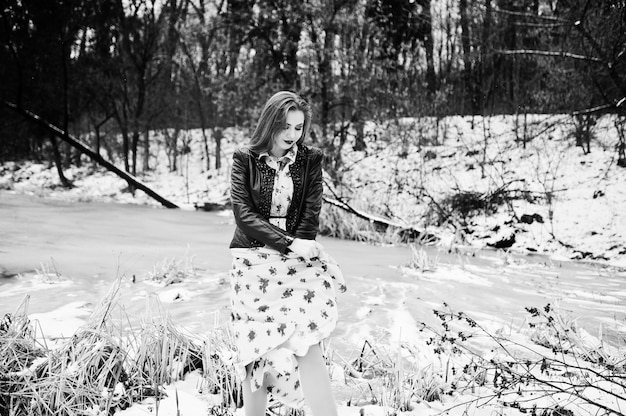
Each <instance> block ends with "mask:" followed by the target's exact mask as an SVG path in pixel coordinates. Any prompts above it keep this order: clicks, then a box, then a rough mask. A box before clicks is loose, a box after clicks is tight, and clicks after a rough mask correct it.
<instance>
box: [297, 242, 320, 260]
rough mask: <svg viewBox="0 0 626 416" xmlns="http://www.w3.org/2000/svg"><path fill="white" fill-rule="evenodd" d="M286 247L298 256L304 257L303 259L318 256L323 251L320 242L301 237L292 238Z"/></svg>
mask: <svg viewBox="0 0 626 416" xmlns="http://www.w3.org/2000/svg"><path fill="white" fill-rule="evenodd" d="M288 248H289V250H291V251H293V252H294V253H296V254H297V255H298V256H300V257H304V258H305V259H311V258H314V257H319V256H320V254H321V253H322V252H323V248H322V245H321V244H320V243H318V242H317V241H315V240H305V239H303V238H294V240H293V241H292V243H291V245H290V246H289V247H288Z"/></svg>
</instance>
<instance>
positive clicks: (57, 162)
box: [50, 135, 72, 188]
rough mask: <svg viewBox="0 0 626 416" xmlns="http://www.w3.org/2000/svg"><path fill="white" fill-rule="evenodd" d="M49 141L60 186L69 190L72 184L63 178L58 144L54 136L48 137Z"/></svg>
mask: <svg viewBox="0 0 626 416" xmlns="http://www.w3.org/2000/svg"><path fill="white" fill-rule="evenodd" d="M50 141H51V142H52V154H53V158H54V165H55V166H56V168H57V173H58V174H59V180H60V181H61V185H63V187H64V188H71V187H72V184H71V183H70V181H69V180H68V179H67V178H66V177H65V174H64V173H63V163H62V161H61V152H60V151H59V142H58V141H57V139H56V137H55V136H54V135H51V136H50Z"/></svg>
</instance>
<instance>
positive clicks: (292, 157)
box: [257, 144, 298, 163]
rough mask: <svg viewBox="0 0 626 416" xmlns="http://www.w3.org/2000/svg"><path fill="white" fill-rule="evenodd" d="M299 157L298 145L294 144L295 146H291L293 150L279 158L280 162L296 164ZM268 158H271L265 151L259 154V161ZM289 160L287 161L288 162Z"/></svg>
mask: <svg viewBox="0 0 626 416" xmlns="http://www.w3.org/2000/svg"><path fill="white" fill-rule="evenodd" d="M297 156H298V145H297V144H294V145H293V146H291V148H290V149H289V150H288V151H287V153H285V155H284V156H282V157H280V158H278V161H279V162H280V161H284V162H291V163H293V162H295V160H296V157H297ZM266 157H270V154H269V152H267V151H265V152H262V153H259V155H258V156H257V159H258V160H263V159H264V158H266ZM286 159H287V160H286Z"/></svg>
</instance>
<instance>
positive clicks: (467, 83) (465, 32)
mask: <svg viewBox="0 0 626 416" xmlns="http://www.w3.org/2000/svg"><path fill="white" fill-rule="evenodd" d="M459 14H460V17H461V47H462V50H463V84H464V85H463V86H464V91H465V96H466V99H465V100H464V102H467V101H468V100H469V103H470V110H471V112H472V114H476V110H477V109H476V101H475V99H474V93H473V88H472V49H471V44H470V30H469V27H470V25H469V16H468V11H467V0H459Z"/></svg>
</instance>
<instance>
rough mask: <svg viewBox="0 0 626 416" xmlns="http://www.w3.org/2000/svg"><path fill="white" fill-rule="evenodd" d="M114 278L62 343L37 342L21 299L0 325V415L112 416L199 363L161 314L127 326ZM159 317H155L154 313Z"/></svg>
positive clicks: (193, 348)
mask: <svg viewBox="0 0 626 416" xmlns="http://www.w3.org/2000/svg"><path fill="white" fill-rule="evenodd" d="M119 284H120V279H118V280H117V281H116V283H115V285H114V286H113V288H112V289H111V291H110V292H109V294H108V295H107V296H106V297H105V298H104V299H103V301H102V302H101V303H100V305H99V306H98V307H97V308H96V309H95V310H94V312H93V314H92V316H91V317H90V319H89V321H88V322H87V323H86V324H85V325H84V326H83V327H81V328H80V329H79V330H78V331H77V332H76V333H75V334H74V335H73V336H72V337H71V338H68V339H67V340H65V342H64V343H62V345H60V346H58V347H55V348H48V347H47V346H45V345H42V344H40V343H39V341H38V339H39V338H38V337H37V336H36V335H37V334H36V333H35V329H34V328H35V327H34V325H33V324H32V323H31V322H29V321H28V318H27V302H25V303H24V306H23V308H22V309H20V310H18V311H17V312H16V313H14V314H13V315H10V316H8V317H5V319H4V320H3V323H2V325H0V366H1V367H0V374H2V376H1V377H0V383H1V384H2V387H3V388H2V389H0V413H1V414H3V415H4V414H7V415H22V414H28V415H35V416H38V415H50V414H54V415H61V416H65V415H67V416H73V415H85V414H97V415H100V414H103V415H106V414H112V412H114V411H115V410H116V409H123V408H126V407H128V406H130V405H131V404H132V403H133V402H135V401H137V400H140V399H143V398H145V397H147V396H153V397H155V400H156V401H157V404H158V400H159V398H160V396H161V392H160V389H161V388H162V386H163V385H164V384H167V383H171V382H173V381H175V380H177V379H179V378H180V377H181V376H182V375H183V374H184V373H185V372H189V371H191V370H193V369H194V368H196V367H197V366H199V365H201V358H200V356H201V351H200V347H198V346H197V343H195V342H194V341H193V340H192V338H191V337H189V336H186V335H184V334H182V333H181V332H180V331H178V330H177V329H176V328H175V326H174V325H173V324H172V323H171V321H170V320H169V319H168V317H167V315H166V314H163V313H162V310H161V308H160V305H159V304H158V301H157V300H156V299H154V300H153V301H154V302H153V303H152V306H151V307H150V309H149V316H150V317H151V319H150V320H149V321H147V322H143V323H142V324H141V325H140V327H139V328H132V326H131V325H130V323H129V319H128V316H127V315H126V313H125V312H124V308H123V307H122V306H121V305H120V304H119V303H118V298H119V297H118V293H119ZM159 312H160V313H159Z"/></svg>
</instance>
